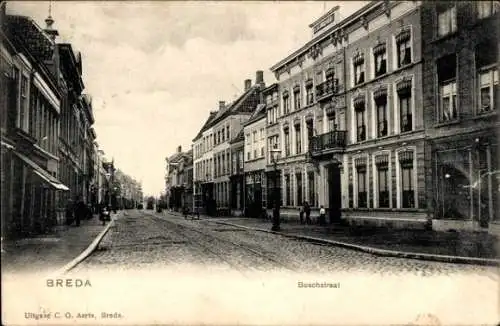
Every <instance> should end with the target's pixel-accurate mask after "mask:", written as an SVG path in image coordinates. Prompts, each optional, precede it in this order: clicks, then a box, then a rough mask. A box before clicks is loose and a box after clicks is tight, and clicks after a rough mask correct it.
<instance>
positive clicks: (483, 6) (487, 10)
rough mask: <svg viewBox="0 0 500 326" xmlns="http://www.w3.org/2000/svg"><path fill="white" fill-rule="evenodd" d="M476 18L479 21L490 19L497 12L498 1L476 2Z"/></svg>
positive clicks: (499, 5)
mask: <svg viewBox="0 0 500 326" xmlns="http://www.w3.org/2000/svg"><path fill="white" fill-rule="evenodd" d="M476 5H477V17H478V18H479V19H483V18H487V17H490V16H492V15H494V14H496V13H497V12H498V11H499V8H500V3H499V2H498V1H478V2H476Z"/></svg>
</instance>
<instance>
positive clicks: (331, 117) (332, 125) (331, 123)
mask: <svg viewBox="0 0 500 326" xmlns="http://www.w3.org/2000/svg"><path fill="white" fill-rule="evenodd" d="M334 130H337V120H336V118H335V111H333V112H330V114H328V131H334Z"/></svg>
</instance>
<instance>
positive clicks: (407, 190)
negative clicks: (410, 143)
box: [399, 152, 415, 208]
mask: <svg viewBox="0 0 500 326" xmlns="http://www.w3.org/2000/svg"><path fill="white" fill-rule="evenodd" d="M399 162H400V166H401V205H402V208H414V207H415V190H414V184H413V183H414V182H413V153H412V152H402V153H400V157H399Z"/></svg>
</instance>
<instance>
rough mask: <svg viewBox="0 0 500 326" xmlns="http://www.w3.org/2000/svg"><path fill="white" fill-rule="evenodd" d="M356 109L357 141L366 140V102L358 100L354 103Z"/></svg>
mask: <svg viewBox="0 0 500 326" xmlns="http://www.w3.org/2000/svg"><path fill="white" fill-rule="evenodd" d="M354 109H355V111H356V139H357V141H358V142H359V141H363V140H366V125H365V102H364V100H357V101H356V102H355V103H354Z"/></svg>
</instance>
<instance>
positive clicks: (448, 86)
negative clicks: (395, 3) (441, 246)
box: [421, 1, 500, 234]
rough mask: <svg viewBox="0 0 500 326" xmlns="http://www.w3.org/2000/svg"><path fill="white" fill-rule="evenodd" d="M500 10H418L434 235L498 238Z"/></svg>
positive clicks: (438, 5) (460, 5) (426, 6)
mask: <svg viewBox="0 0 500 326" xmlns="http://www.w3.org/2000/svg"><path fill="white" fill-rule="evenodd" d="M499 9H500V4H499V2H498V1H477V2H472V1H470V2H469V1H467V2H466V1H446V2H445V1H442V2H424V3H423V5H422V23H421V25H422V38H423V58H424V64H423V85H424V86H423V94H424V98H423V106H424V108H425V111H424V115H425V123H426V136H427V139H428V144H429V146H428V147H427V152H426V153H427V154H428V157H429V160H428V161H427V166H426V171H427V173H426V181H427V182H426V189H425V192H426V194H427V201H428V202H429V205H430V207H429V211H430V213H431V214H432V215H433V218H434V220H433V227H434V228H436V229H450V228H451V229H461V228H466V229H479V230H489V231H493V232H496V233H497V234H498V232H499V231H500V227H499V226H500V225H499V223H500V216H499V211H500V207H499V203H500V189H499V182H498V181H499V180H498V178H499V173H500V165H499V156H498V155H499V154H500V153H499V151H498V131H499V122H498V110H499V103H500V95H499V94H500V92H499V88H498V54H499V37H500V35H499V27H500V26H499V18H500V17H499V15H500V14H499Z"/></svg>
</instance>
